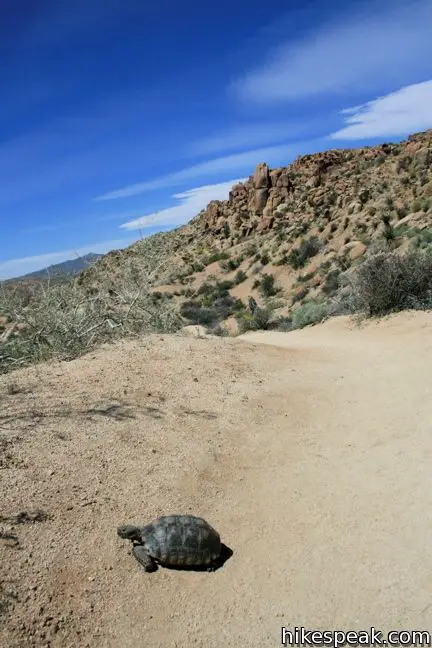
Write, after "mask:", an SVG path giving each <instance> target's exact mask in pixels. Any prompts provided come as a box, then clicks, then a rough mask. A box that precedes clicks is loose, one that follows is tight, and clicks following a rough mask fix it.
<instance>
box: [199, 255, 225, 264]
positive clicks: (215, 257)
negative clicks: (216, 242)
mask: <svg viewBox="0 0 432 648" xmlns="http://www.w3.org/2000/svg"><path fill="white" fill-rule="evenodd" d="M224 259H229V254H228V252H214V253H213V254H210V256H208V257H207V259H205V261H203V263H204V264H205V265H210V264H211V263H214V262H215V261H223V260H224Z"/></svg>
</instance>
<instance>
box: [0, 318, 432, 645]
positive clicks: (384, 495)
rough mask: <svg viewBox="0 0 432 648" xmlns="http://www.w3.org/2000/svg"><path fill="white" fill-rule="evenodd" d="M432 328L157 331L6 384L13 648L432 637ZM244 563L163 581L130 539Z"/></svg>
mask: <svg viewBox="0 0 432 648" xmlns="http://www.w3.org/2000/svg"><path fill="white" fill-rule="evenodd" d="M431 378H432V314H431V313H403V314H400V315H396V316H393V317H390V318H387V319H385V320H383V321H381V322H372V323H368V324H365V325H363V326H362V327H360V328H359V327H357V326H356V325H355V324H354V323H352V322H351V321H350V320H348V319H347V318H344V317H342V318H336V319H334V320H330V321H329V322H327V323H324V324H322V325H319V326H315V327H311V328H308V329H304V330H301V331H298V332H292V333H276V332H275V333H273V332H258V333H249V334H246V335H244V336H242V337H239V338H235V339H220V338H214V337H209V338H203V339H200V338H198V339H197V338H191V337H186V336H182V335H175V336H158V335H153V336H150V337H145V338H142V339H140V340H135V341H124V342H122V343H119V344H116V345H113V346H105V347H103V348H101V349H99V350H97V351H96V352H92V353H90V354H88V355H87V356H85V357H82V358H79V359H77V360H74V361H71V362H62V363H49V364H46V365H40V366H38V367H31V368H27V369H22V370H19V371H17V372H15V373H14V374H10V375H7V376H2V377H0V405H1V412H0V438H1V445H0V451H1V455H0V457H1V462H0V479H1V489H2V490H1V493H2V502H1V521H0V532H1V534H0V559H1V563H0V565H1V566H0V569H1V573H0V576H1V589H0V620H1V629H0V645H1V646H2V647H4V648H15V647H22V646H38V647H39V646H61V647H68V648H69V647H79V648H81V647H82V648H85V647H86V646H88V647H90V646H91V647H92V648H93V647H94V648H102V647H104V648H105V647H106V648H129V647H130V648H132V647H133V648H138V647H141V646H151V647H152V648H158V647H164V648H165V647H167V648H168V647H178V648H183V647H189V646H191V647H192V646H193V647H203V648H204V647H205V648H221V647H226V648H230V647H234V646H236V647H237V646H250V647H256V648H264V647H267V646H268V647H271V646H278V645H281V643H280V637H281V627H282V626H285V627H287V628H293V627H295V626H297V627H300V626H303V627H305V628H308V629H321V630H327V629H329V630H335V629H339V630H368V629H369V628H370V627H371V626H374V627H375V628H378V629H381V630H383V631H384V632H386V631H387V630H390V629H396V630H399V629H408V630H413V629H427V630H432V589H431V577H432V553H431V549H430V544H431V537H432V470H431V459H432V380H431ZM177 512H179V513H180V512H181V513H183V512H186V513H187V512H189V513H193V514H195V515H201V516H203V517H205V518H206V519H207V520H208V521H209V522H210V523H211V524H212V525H214V526H215V527H216V528H217V530H218V531H219V532H220V534H221V537H222V541H223V542H224V543H225V544H226V545H227V546H228V547H229V548H230V549H231V550H232V552H233V553H232V556H231V557H230V558H229V559H228V560H227V561H226V562H225V564H224V565H223V566H222V567H221V568H220V569H219V570H218V571H216V572H214V573H205V572H204V573H203V572H194V571H177V570H169V569H165V568H160V569H159V570H158V571H157V572H155V573H152V574H147V573H145V572H144V571H143V570H142V568H141V567H140V565H139V564H138V563H137V562H136V561H135V560H134V558H133V557H132V556H131V553H130V545H129V544H128V543H127V542H125V541H122V540H121V539H119V538H118V537H117V535H116V528H117V526H118V525H119V524H122V523H125V522H131V523H145V522H149V521H151V520H152V519H153V518H155V517H156V516H158V515H163V514H168V513H177Z"/></svg>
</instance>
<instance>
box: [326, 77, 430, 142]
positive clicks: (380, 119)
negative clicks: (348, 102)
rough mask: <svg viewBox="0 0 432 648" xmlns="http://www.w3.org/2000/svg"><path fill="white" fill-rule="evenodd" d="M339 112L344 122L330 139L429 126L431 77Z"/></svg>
mask: <svg viewBox="0 0 432 648" xmlns="http://www.w3.org/2000/svg"><path fill="white" fill-rule="evenodd" d="M342 115H344V116H345V117H344V119H345V123H346V124H347V125H346V126H344V128H341V129H340V130H338V131H336V132H335V133H332V134H331V135H330V137H331V138H332V139H345V140H357V139H363V138H367V137H394V136H399V135H402V136H403V135H408V134H410V133H413V132H415V131H421V130H426V129H427V128H432V80H430V81H425V82H424V83H416V84H414V85H410V86H406V87H405V88H401V89H400V90H397V91H396V92H392V93H391V94H388V95H386V96H384V97H378V99H374V100H373V101H369V102H368V103H366V104H364V105H363V106H356V107H354V108H347V109H345V110H343V111H342Z"/></svg>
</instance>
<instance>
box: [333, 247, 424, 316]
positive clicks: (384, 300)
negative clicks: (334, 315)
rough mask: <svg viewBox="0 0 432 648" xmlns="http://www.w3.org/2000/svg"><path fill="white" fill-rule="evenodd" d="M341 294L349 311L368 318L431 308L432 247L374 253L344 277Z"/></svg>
mask: <svg viewBox="0 0 432 648" xmlns="http://www.w3.org/2000/svg"><path fill="white" fill-rule="evenodd" d="M343 292H344V294H345V295H346V296H347V303H348V302H349V309H350V310H351V311H352V312H357V313H360V314H364V315H366V316H367V317H373V316H380V315H387V314H389V313H392V312H397V311H401V310H405V309H410V308H412V309H429V308H432V248H431V247H429V248H428V249H426V250H418V249H415V250H410V251H409V252H406V253H405V254H401V253H398V252H397V251H390V252H388V251H380V252H377V253H376V254H373V255H371V256H370V257H369V258H368V259H366V260H365V261H363V262H362V263H361V264H360V265H359V266H358V267H357V268H356V271H355V272H354V273H353V274H352V276H350V277H348V278H347V284H346V286H345V287H344V288H343Z"/></svg>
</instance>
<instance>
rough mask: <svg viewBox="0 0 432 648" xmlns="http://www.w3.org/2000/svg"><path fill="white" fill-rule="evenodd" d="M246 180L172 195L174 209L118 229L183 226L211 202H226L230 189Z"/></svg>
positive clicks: (126, 224)
mask: <svg viewBox="0 0 432 648" xmlns="http://www.w3.org/2000/svg"><path fill="white" fill-rule="evenodd" d="M246 180H247V178H239V179H238V180H230V181H229V182H221V183H219V184H215V185H206V186H203V187H196V188H194V189H188V191H184V192H182V193H179V194H174V196H173V198H175V199H176V200H177V201H179V202H180V204H178V205H175V206H174V207H168V209H162V210H161V211H159V212H154V213H153V214H148V215H146V216H141V217H140V218H137V219H135V220H133V221H129V222H128V223H124V224H123V225H121V226H120V227H122V228H124V229H127V230H136V229H141V228H146V227H154V226H162V225H172V226H177V225H183V224H184V223H186V222H188V221H189V220H190V219H191V218H193V217H194V216H196V215H197V214H198V213H199V212H200V211H201V210H202V209H205V207H207V205H208V203H209V202H210V201H211V200H226V199H227V198H228V194H229V192H230V189H231V187H232V186H233V185H235V184H237V183H239V182H245V181H246Z"/></svg>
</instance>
